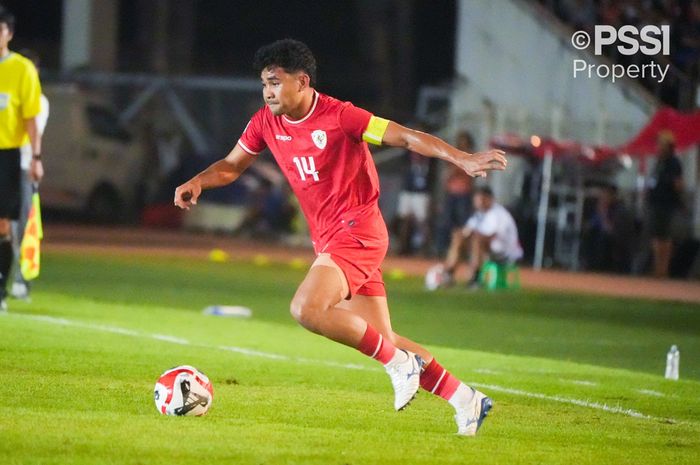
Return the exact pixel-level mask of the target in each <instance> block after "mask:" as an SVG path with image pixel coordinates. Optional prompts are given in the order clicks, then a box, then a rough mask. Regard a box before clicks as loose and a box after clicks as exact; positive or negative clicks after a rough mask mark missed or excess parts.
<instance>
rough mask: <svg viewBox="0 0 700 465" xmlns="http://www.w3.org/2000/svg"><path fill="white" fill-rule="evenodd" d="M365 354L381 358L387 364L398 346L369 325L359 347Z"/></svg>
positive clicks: (376, 358)
mask: <svg viewBox="0 0 700 465" xmlns="http://www.w3.org/2000/svg"><path fill="white" fill-rule="evenodd" d="M357 350H359V351H360V352H362V353H363V354H365V355H367V356H369V357H372V358H373V359H375V360H379V361H380V362H382V364H384V365H386V364H387V363H389V361H390V360H391V359H392V357H393V356H394V354H395V353H396V347H395V346H394V344H392V343H391V341H389V340H387V339H384V336H382V335H381V334H379V333H378V332H377V330H376V329H374V328H373V327H371V326H370V325H369V324H368V325H367V330H366V331H365V335H364V336H362V340H361V341H360V346H359V347H358V348H357Z"/></svg>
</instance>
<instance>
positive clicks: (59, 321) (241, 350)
mask: <svg viewBox="0 0 700 465" xmlns="http://www.w3.org/2000/svg"><path fill="white" fill-rule="evenodd" d="M5 316H10V317H18V318H26V319H30V320H36V321H41V322H44V323H51V324H56V325H62V326H72V327H77V328H83V329H91V330H95V331H104V332H108V333H114V334H121V335H124V336H132V337H142V338H149V339H155V340H158V341H163V342H170V343H173V344H179V345H189V346H194V347H201V348H207V349H219V350H225V351H229V352H235V353H238V354H241V355H247V356H251V357H263V358H267V359H272V360H285V361H291V362H296V363H308V364H313V365H325V366H330V367H337V368H349V369H353V370H366V371H380V370H379V369H377V368H371V367H367V366H364V365H359V364H355V363H342V362H334V361H326V360H316V359H309V358H303V357H290V356H288V355H281V354H275V353H271V352H262V351H259V350H254V349H248V348H245V347H235V346H225V345H218V346H213V345H207V344H198V343H192V342H190V341H188V340H186V339H182V338H179V337H176V336H169V335H165V334H149V333H141V332H138V331H134V330H131V329H126V328H121V327H118V326H110V325H102V324H93V323H86V322H82V321H75V320H68V319H66V318H57V317H52V316H49V315H29V314H22V313H9V314H5ZM468 384H469V385H471V386H474V387H477V388H483V389H490V390H492V391H496V392H504V393H506V394H512V395H516V396H522V397H529V398H533V399H541V400H548V401H552V402H558V403H562V404H570V405H577V406H579V407H587V408H592V409H595V410H602V411H605V412H609V413H617V414H621V415H626V416H629V417H633V418H642V419H645V420H654V421H668V422H673V423H680V422H679V421H677V420H674V419H672V418H659V417H653V416H650V415H646V414H643V413H641V412H637V411H636V410H632V409H626V408H623V407H620V406H610V405H606V404H601V403H599V402H589V401H587V400H581V399H572V398H568V397H561V396H557V395H548V394H541V393H538V392H528V391H523V390H520V389H513V388H508V387H503V386H498V385H496V384H484V383H473V382H472V383H468ZM643 391H644V390H640V392H643ZM647 393H648V391H647Z"/></svg>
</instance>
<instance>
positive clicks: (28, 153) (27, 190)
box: [10, 49, 49, 300]
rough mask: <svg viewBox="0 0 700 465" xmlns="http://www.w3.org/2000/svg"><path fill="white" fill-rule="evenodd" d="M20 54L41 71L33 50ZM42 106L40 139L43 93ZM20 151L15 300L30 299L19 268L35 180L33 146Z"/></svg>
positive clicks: (42, 124) (45, 111)
mask: <svg viewBox="0 0 700 465" xmlns="http://www.w3.org/2000/svg"><path fill="white" fill-rule="evenodd" d="M20 54H21V55H23V56H24V57H25V58H28V59H29V60H30V61H31V62H32V63H34V66H35V67H36V69H37V72H38V71H39V61H40V59H39V55H38V54H37V53H35V52H34V51H32V50H27V49H24V50H21V51H20ZM40 106H41V110H40V111H39V114H38V115H37V117H36V123H37V130H38V131H39V137H41V136H43V134H44V129H45V128H46V122H47V121H48V119H49V99H47V98H46V96H45V95H44V94H43V93H42V94H41V96H40ZM19 151H20V156H21V159H20V167H21V169H22V174H21V176H20V189H21V195H22V198H21V205H20V212H19V219H17V220H16V221H12V247H13V248H14V252H15V264H16V266H15V271H14V279H13V282H12V287H11V288H10V296H11V297H13V298H15V299H23V300H28V299H29V283H28V282H27V281H25V279H24V277H23V276H22V272H21V270H20V267H19V258H20V246H21V245H22V237H23V236H24V229H25V227H26V225H27V219H28V217H29V210H30V208H31V205H32V191H33V189H32V183H33V180H32V179H31V177H30V174H29V167H30V166H31V164H32V146H31V144H30V143H29V142H27V143H26V144H24V145H23V146H22V147H20V149H19Z"/></svg>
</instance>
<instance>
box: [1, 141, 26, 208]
mask: <svg viewBox="0 0 700 465" xmlns="http://www.w3.org/2000/svg"><path fill="white" fill-rule="evenodd" d="M21 175H22V167H21V165H20V154H19V149H0V218H5V219H8V218H9V219H11V220H16V219H18V218H19V211H20V206H21V205H22V189H21V187H22V186H21Z"/></svg>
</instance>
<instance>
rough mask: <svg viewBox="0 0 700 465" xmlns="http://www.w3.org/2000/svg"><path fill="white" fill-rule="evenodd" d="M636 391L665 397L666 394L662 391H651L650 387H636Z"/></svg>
mask: <svg viewBox="0 0 700 465" xmlns="http://www.w3.org/2000/svg"><path fill="white" fill-rule="evenodd" d="M637 392H638V393H640V394H645V395H647V396H652V397H666V394H664V393H663V392H659V391H653V390H651V389H637Z"/></svg>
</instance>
